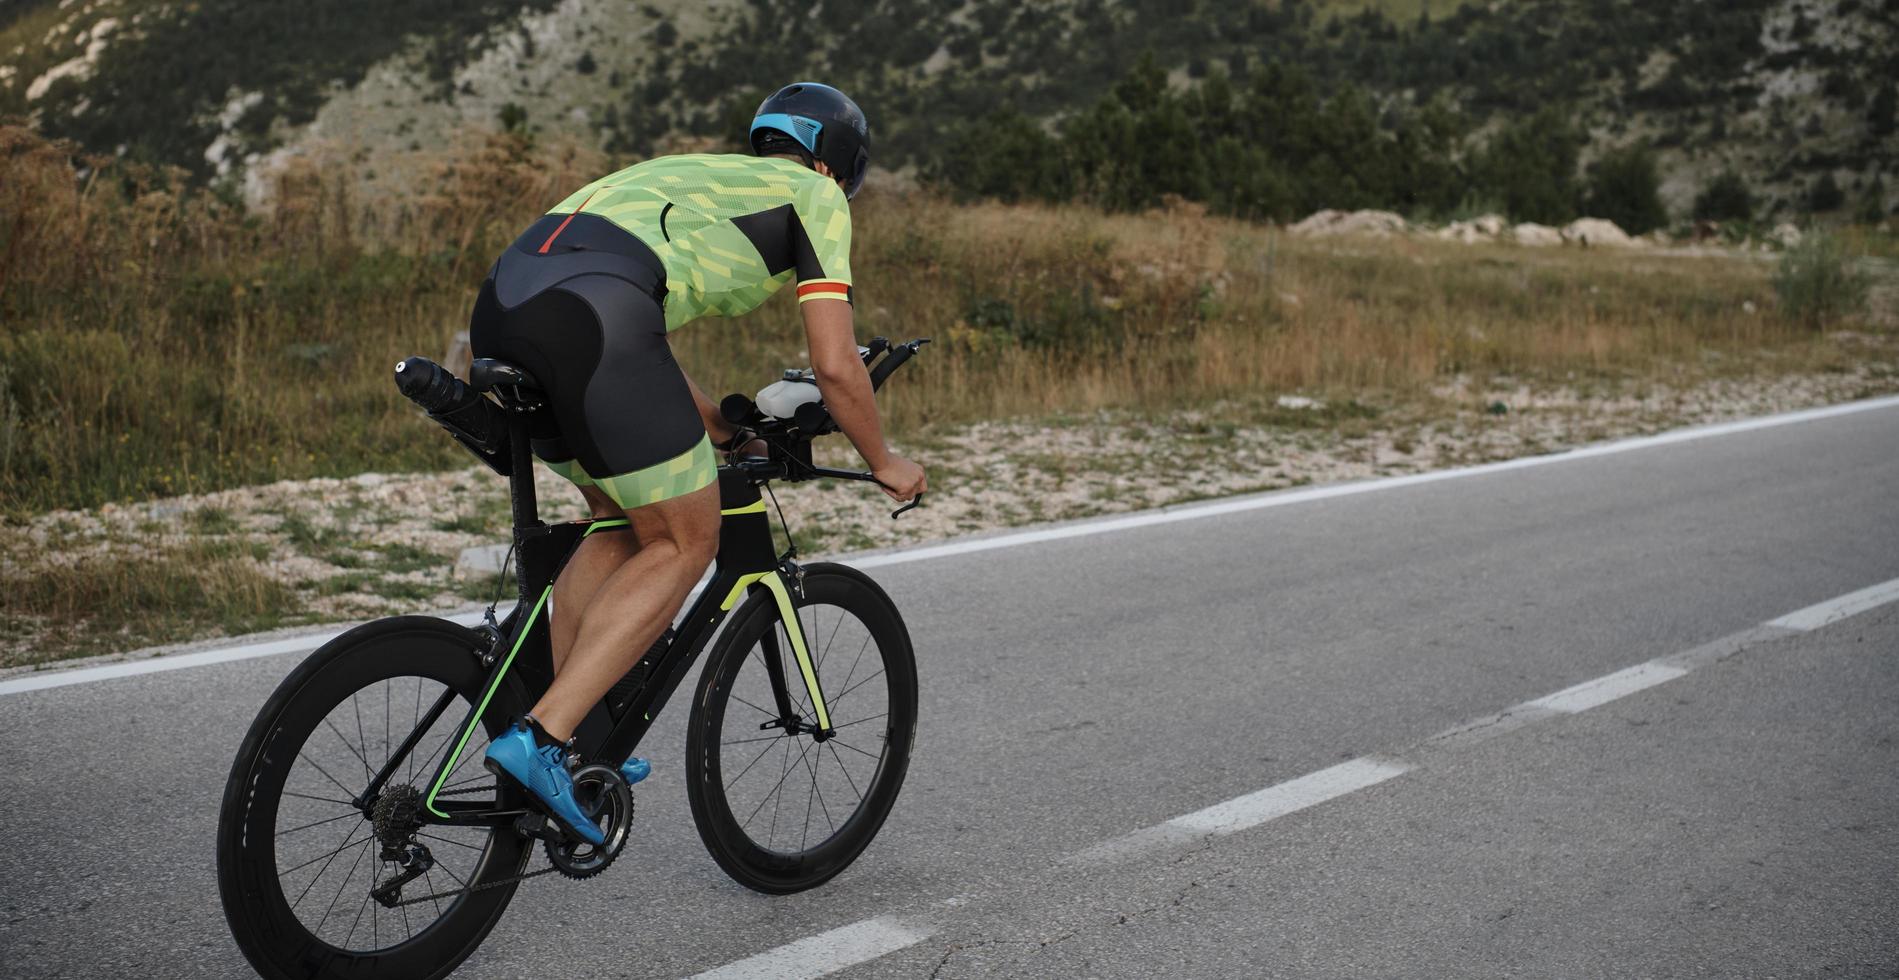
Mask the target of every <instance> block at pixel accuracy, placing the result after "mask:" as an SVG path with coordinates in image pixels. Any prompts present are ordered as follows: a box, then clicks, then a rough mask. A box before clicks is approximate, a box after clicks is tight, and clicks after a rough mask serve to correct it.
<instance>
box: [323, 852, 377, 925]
mask: <svg viewBox="0 0 1899 980" xmlns="http://www.w3.org/2000/svg"><path fill="white" fill-rule="evenodd" d="M373 843H375V840H374V839H373V838H372V839H366V840H364V841H363V849H362V850H360V851H357V852H356V860H354V861H351V862H350V864H349V873H347V874H345V875H344V876H343V883H342V884H340V885H338V886H336V894H335V895H334V896H332V897H331V898H330V907H329V908H326V909H324V910H323V918H321V919H318V920H317V924H316V928H315V929H312V930H310V932H311V933H312V934H313V935H317V936H321V935H322V934H323V924H324V923H326V922H328V921H330V913H331V912H334V911H336V903H337V902H338V901H340V900H341V899H342V897H343V892H344V891H345V890H346V889H348V888H349V883H350V879H352V878H355V877H356V869H357V868H359V867H361V866H362V863H363V855H365V854H368V853H369V845H371V844H373ZM348 941H349V940H347V939H345V940H344V942H348Z"/></svg>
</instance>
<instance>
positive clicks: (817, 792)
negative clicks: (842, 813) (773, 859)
mask: <svg viewBox="0 0 1899 980" xmlns="http://www.w3.org/2000/svg"><path fill="white" fill-rule="evenodd" d="M817 761H818V762H820V763H821V762H823V761H824V753H823V752H819V753H818V760H817ZM804 768H805V771H806V772H809V773H810V774H811V795H812V796H814V797H816V798H817V801H818V811H819V812H820V813H822V814H824V822H825V824H827V825H828V826H830V828H831V833H833V834H835V833H837V822H836V821H834V820H832V819H831V808H830V807H829V806H826V805H825V803H824V789H823V787H820V786H819V785H818V766H817V763H814V762H812V761H810V760H809V759H807V760H805V764H804ZM804 813H805V817H804V819H805V827H806V829H807V830H809V828H810V825H811V801H810V800H806V801H805V804H804ZM830 839H831V838H829V837H826V838H825V840H830ZM799 846H800V848H802V847H803V845H802V844H801V845H799Z"/></svg>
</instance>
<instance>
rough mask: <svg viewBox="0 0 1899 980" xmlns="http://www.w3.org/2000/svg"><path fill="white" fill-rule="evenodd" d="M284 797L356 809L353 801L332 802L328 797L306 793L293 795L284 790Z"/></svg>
mask: <svg viewBox="0 0 1899 980" xmlns="http://www.w3.org/2000/svg"><path fill="white" fill-rule="evenodd" d="M284 795H285V796H294V797H296V798H297V799H300V800H315V801H317V802H318V803H335V804H337V805H338V806H346V807H349V808H351V809H355V807H356V804H355V802H354V801H351V800H333V799H331V798H329V797H327V796H311V795H310V794H308V793H293V792H291V791H290V790H284Z"/></svg>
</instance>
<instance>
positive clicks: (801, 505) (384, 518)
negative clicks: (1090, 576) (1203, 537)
mask: <svg viewBox="0 0 1899 980" xmlns="http://www.w3.org/2000/svg"><path fill="white" fill-rule="evenodd" d="M1834 339H1835V340H1836V341H1837V342H1840V343H1842V344H1845V345H1848V346H1851V347H1852V348H1854V349H1855V355H1856V356H1855V357H1854V358H1853V359H1852V363H1850V364H1848V365H1847V366H1845V367H1843V368H1840V369H1838V370H1831V371H1826V372H1823V373H1795V374H1783V375H1774V374H1770V373H1764V372H1763V371H1751V372H1746V373H1743V374H1736V375H1730V376H1717V377H1710V378H1702V379H1699V380H1694V381H1684V383H1682V384H1680V385H1677V386H1670V385H1661V384H1656V383H1653V382H1641V383H1635V382H1607V381H1593V382H1592V381H1580V382H1572V383H1568V384H1564V385H1560V386H1554V387H1551V386H1537V387H1532V386H1528V385H1522V386H1513V385H1512V384H1511V383H1510V382H1509V381H1508V379H1503V380H1501V381H1497V380H1493V381H1492V382H1491V383H1490V384H1488V385H1485V386H1483V387H1482V388H1481V389H1480V388H1478V387H1475V386H1473V385H1471V384H1469V383H1468V382H1465V381H1462V380H1458V381H1454V382H1452V383H1448V384H1445V385H1442V386H1440V387H1439V388H1437V389H1436V390H1433V391H1430V392H1424V393H1419V394H1418V395H1415V396H1412V397H1409V398H1405V399H1392V400H1363V401H1360V400H1351V399H1349V398H1348V399H1343V400H1341V399H1337V398H1331V397H1327V396H1325V395H1319V394H1315V395H1313V396H1279V397H1275V398H1262V399H1260V400H1258V401H1252V402H1223V403H1218V404H1212V405H1207V406H1204V407H1200V408H1196V409H1192V410H1179V411H1169V412H1125V411H1118V412H1103V413H1098V414H1092V415H1087V416H1053V417H1046V418H1036V419H1015V420H1006V421H991V422H982V423H978V424H974V425H968V426H960V427H954V428H943V429H936V430H924V431H921V432H916V433H912V434H910V435H909V436H908V437H906V438H903V439H899V440H896V443H897V448H898V449H899V451H901V452H904V453H906V454H908V455H912V456H913V457H914V458H916V459H918V460H919V461H921V462H923V463H924V464H925V466H926V467H928V469H929V472H930V482H931V485H932V487H933V490H932V492H931V493H930V495H929V497H928V498H927V501H926V504H925V506H923V507H921V508H919V509H917V510H914V511H912V512H910V513H908V514H906V515H905V516H904V517H903V518H902V519H901V520H897V521H892V520H891V519H890V517H889V511H890V509H891V505H890V504H889V503H888V501H887V498H885V497H883V496H882V495H880V494H876V493H874V492H866V491H865V490H864V488H863V487H861V486H854V485H852V486H840V485H826V484H803V485H792V486H785V487H782V488H779V489H778V491H777V499H778V501H779V503H780V504H781V505H782V507H783V510H784V513H785V516H786V518H787V519H788V521H789V523H790V525H791V529H792V533H793V535H794V537H795V539H796V541H797V544H798V546H799V549H800V551H801V553H802V554H804V555H805V556H807V557H819V556H825V555H834V554H838V553H844V552H855V551H862V550H867V549H875V548H888V547H893V546H900V545H911V544H919V543H924V542H930V541H937V540H942V539H947V538H954V537H959V536H963V535H968V534H974V533H981V532H985V531H990V530H994V529H997V528H1004V527H1011V526H1019V525H1024V524H1033V523H1038V522H1043V521H1056V520H1068V519H1075V518H1082V517H1091V516H1096V515H1102V514H1112V513H1119V512H1125V511H1131V510H1140V509H1145V508H1151V507H1158V506H1164V505H1169V504H1179V503H1183V502H1187V501H1192V500H1198V499H1205V498H1211V497H1219V496H1226V495H1231V494H1238V493H1248V492H1256V491H1263V490H1274V489H1281V488H1285V487H1293V486H1302V485H1307V484H1322V483H1332V482H1338V481H1344V480H1356V479H1363V478H1367V477H1377V476H1387V475H1398V474H1405V473H1416V472H1421V471H1425V470H1431V469H1441V468H1444V467H1449V466H1458V465H1467V464H1472V463H1479V462H1487V461H1492V460H1499V459H1508V458H1513V457H1518V456H1525V455H1534V454H1539V453H1547V452H1554V451H1559V450H1562V449H1566V448H1571V447H1574V446H1578V445H1583V444H1587V443H1591V442H1599V441H1603V440H1606V439H1614V438H1622V437H1628V436H1635V435H1643V434H1649V433H1653V432H1657V431H1661V430H1664V429H1670V428H1676V427H1680V426H1685V425H1694V424H1702V423H1710V422H1718V421H1725V420H1730V419H1735V418H1743V417H1748V416H1756V415H1765V414H1771V413H1775V412H1782V411H1790V410H1795V409H1800V408H1808V407H1813V406H1818V405H1825V404H1832V403H1838V402H1844V401H1850V400H1854V399H1859V398H1866V397H1872V396H1876V395H1883V394H1890V393H1894V392H1899V338H1895V337H1893V336H1891V335H1886V334H1874V335H1865V336H1859V337H1851V336H1849V337H1845V338H1840V337H1835V338H1834ZM819 455H820V460H821V461H822V462H827V463H829V464H831V465H841V466H848V465H851V464H852V462H853V461H854V456H853V455H852V454H851V453H850V451H849V449H848V447H847V446H843V445H841V444H840V445H832V446H827V447H822V448H821V451H820V454H819ZM538 483H539V489H540V493H541V500H542V509H543V513H544V516H545V517H546V518H547V519H550V520H553V519H563V518H579V517H582V516H584V514H585V511H584V509H583V507H582V505H581V502H580V498H579V495H578V494H577V493H575V492H574V491H573V490H572V489H571V488H569V487H568V486H567V485H566V484H565V483H564V482H563V481H561V480H560V479H559V478H558V477H555V476H553V475H552V474H549V473H547V472H545V471H542V472H541V473H540V474H539V479H538ZM507 520H508V517H507V499H506V490H505V485H504V483H503V482H502V481H501V480H500V478H498V477H496V476H494V474H492V473H491V472H490V471H488V470H486V469H484V468H480V467H470V468H466V469H460V470H453V471H447V472H436V473H364V474H361V475H358V476H355V477H350V478H342V479H315V480H302V481H285V482H279V483H271V484H266V485H262V486H254V487H247V488H242V489H236V490H226V491H221V492H217V493H207V494H198V495H191V496H181V497H173V498H168V499H162V500H153V501H146V502H140V503H135V504H108V505H105V506H103V507H99V508H96V509H93V510H85V511H56V512H52V513H47V514H42V515H39V516H37V517H35V518H32V519H31V520H29V521H27V522H26V523H24V524H16V525H13V526H10V527H8V528H7V533H6V534H5V535H4V540H3V543H0V578H3V579H4V580H6V581H8V582H12V583H21V582H28V581H33V580H36V579H41V578H47V577H50V576H63V578H61V579H60V581H62V582H65V581H71V582H76V583H78V584H77V585H72V586H63V587H64V588H67V589H69V590H70V589H97V590H98V591H99V594H100V595H101V596H103V597H104V598H103V599H102V600H101V604H100V605H99V606H97V607H88V606H86V605H85V604H84V603H78V604H75V603H71V602H68V603H66V606H67V607H68V608H66V609H47V608H44V607H43V606H39V607H36V605H35V604H34V602H33V601H32V599H31V596H30V595H28V594H26V593H24V592H23V591H22V590H21V589H18V588H12V587H10V588H8V589H6V590H4V596H5V599H6V602H5V604H4V605H0V626H5V627H6V628H7V629H8V631H9V634H10V635H11V636H12V637H13V638H14V642H13V643H12V644H11V645H10V646H9V647H8V648H7V649H6V650H5V651H3V652H0V668H23V667H24V668H31V667H35V666H41V665H47V664H50V663H52V662H54V661H59V660H65V659H69V658H73V657H83V656H88V655H98V654H106V653H115V652H118V651H124V650H131V649H136V648H143V647H150V646H151V645H153V644H156V643H169V642H177V641H182V640H187V639H189V640H194V641H202V640H206V639H214V638H216V637H219V636H225V635H233V634H237V633H250V632H255V631H258V630H260V629H271V628H281V627H290V626H297V625H305V624H311V623H322V622H344V621H352V620H360V619H366V618H372V617H376V616H382V615H389V614H392V613H396V612H401V611H414V610H420V609H447V608H458V607H466V606H468V605H471V604H473V603H476V602H485V601H487V600H488V599H489V598H490V597H491V596H493V595H494V594H495V589H496V585H497V582H496V578H495V576H494V575H493V574H469V573H464V574H457V571H456V567H455V566H456V558H457V556H458V555H460V554H461V553H462V552H463V551H464V550H465V549H468V548H471V547H476V546H480V545H489V544H493V543H495V542H497V541H502V540H505V538H506V529H507ZM213 565H215V567H216V568H218V569H224V570H226V571H223V572H221V573H220V574H221V575H224V576H226V577H227V578H229V580H230V581H233V582H236V583H237V584H235V585H233V586H231V588H232V589H233V590H237V591H242V590H249V591H248V592H247V593H246V594H252V593H254V594H256V595H257V596H258V598H257V599H256V603H255V606H254V608H250V609H248V610H247V611H246V612H244V614H242V615H236V614H233V613H232V612H231V611H230V610H229V609H228V608H225V607H223V606H218V605H216V604H215V603H213V602H199V603H196V604H194V603H193V602H192V601H190V599H189V596H190V595H196V594H197V593H189V594H187V598H186V599H180V600H166V601H159V602H154V603H150V604H148V605H146V606H143V607H137V608H133V609H131V610H130V611H127V610H118V611H117V614H111V613H110V612H109V611H103V610H104V606H106V605H109V604H110V602H111V599H112V596H113V595H115V594H117V593H114V592H113V591H112V589H113V588H123V587H125V584H124V583H117V582H116V580H115V579H113V576H115V575H116V576H120V577H129V576H143V577H150V576H154V575H158V576H164V575H184V576H189V575H192V574H198V573H201V572H203V571H204V570H205V569H208V568H211V567H213ZM168 570H169V571H168ZM221 581H225V579H222V578H215V577H214V578H213V579H211V580H210V583H209V584H208V585H206V586H205V589H206V591H208V592H217V591H218V583H219V582H221ZM100 583H104V584H103V585H102V584H100ZM108 586H110V587H108ZM74 605H78V606H79V607H80V608H78V610H77V611H74V610H73V609H72V608H71V607H72V606H74Z"/></svg>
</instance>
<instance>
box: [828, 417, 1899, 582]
mask: <svg viewBox="0 0 1899 980" xmlns="http://www.w3.org/2000/svg"><path fill="white" fill-rule="evenodd" d="M1894 407H1899V396H1889V397H1885V398H1869V399H1867V400H1865V401H1859V402H1848V403H1847V404H1844V405H1829V406H1827V407H1825V408H1812V409H1807V410H1805V411H1800V412H1786V413H1783V414H1781V415H1765V416H1761V417H1759V418H1751V419H1740V420H1738V421H1734V422H1722V423H1719V424H1716V425H1699V426H1693V427H1690V428H1685V429H1676V430H1674V431H1672V432H1664V433H1661V434H1659V435H1653V436H1639V437H1637V438H1633V439H1621V440H1617V441H1615V442H1605V443H1599V444H1596V445H1593V446H1582V447H1580V448H1577V449H1569V450H1565V451H1563V452H1560V453H1549V454H1547V455H1543V456H1524V457H1520V458H1518V459H1506V460H1501V461H1499V462H1495V463H1482V464H1479V465H1476V466H1459V467H1455V468H1453V469H1447V470H1432V471H1431V472H1429V473H1413V474H1410V475H1408V476H1388V477H1381V478H1379V479H1375V480H1363V481H1360V482H1357V483H1334V484H1329V485H1327V486H1322V487H1311V488H1308V489H1304V490H1278V491H1273V492H1271V493H1267V494H1264V495H1254V496H1248V497H1234V498H1231V499H1228V500H1221V501H1216V502H1213V503H1203V504H1188V505H1186V506H1182V507H1162V508H1160V509H1158V510H1151V511H1141V512H1139V513H1135V514H1129V515H1126V516H1123V517H1108V518H1101V519H1098V520H1090V521H1083V522H1079V523H1075V524H1064V525H1061V526H1059V527H1050V528H1042V529H1040V530H1035V531H1018V532H1015V533H1013V534H998V535H995V536H993V537H986V538H973V539H970V540H967V541H952V542H949V543H948V544H938V545H928V546H925V547H920V548H909V549H906V550H903V551H897V552H891V553H889V554H882V555H868V556H865V557H862V558H855V559H851V560H850V563H851V564H852V565H853V566H855V567H857V568H879V567H882V566H885V565H901V564H906V563H908V562H913V561H927V560H929V559H932V558H948V557H950V556H952V555H969V554H975V553H977V552H983V551H995V550H997V549H999V548H1014V547H1018V546H1020V545H1025V544H1039V543H1041V542H1044V541H1060V540H1063V539H1065V538H1080V537H1088V536H1090V535H1095V534H1108V533H1111V532H1114V531H1127V530H1132V529H1134V528H1139V527H1152V526H1154V525H1156V524H1172V523H1175V522H1176V521H1192V520H1199V519H1201V518H1206V517H1218V516H1220V515H1223V514H1238V513H1244V512H1246V511H1252V510H1265V509H1267V508H1270V507H1289V506H1292V505H1294V504H1304V503H1310V502H1312V501H1314V500H1329V499H1331V498H1334V497H1351V496H1356V495H1358V494H1361V493H1376V492H1379V491H1383V490H1396V489H1399V488H1401V487H1414V486H1419V485H1421V484H1426V483H1439V482H1442V481H1444V480H1461V479H1464V478H1467V477H1473V476H1486V475H1488V474H1491V473H1502V472H1505V471H1508V470H1524V469H1532V468H1534V467H1538V466H1550V465H1554V464H1557V463H1568V462H1572V461H1574V460H1579V459H1593V458H1595V457H1597V456H1614V455H1617V454H1619V453H1627V452H1634V451H1636V450H1640V449H1652V448H1654V447H1656V446H1669V445H1674V444H1675V443H1681V442H1692V441H1695V440H1698V439H1710V438H1714V437H1716V436H1726V435H1734V434H1736V433H1740V432H1753V431H1755V430H1757V429H1771V428H1776V427H1778V426H1783V425H1794V424H1797V423H1801V422H1812V421H1816V420H1819V419H1828V418H1834V417H1836V416H1840V415H1853V414H1857V413H1859V412H1869V411H1874V410H1876V409H1883V408H1894Z"/></svg>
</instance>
